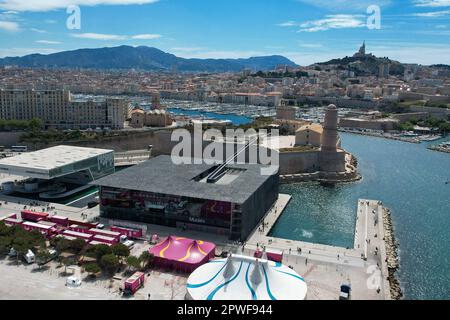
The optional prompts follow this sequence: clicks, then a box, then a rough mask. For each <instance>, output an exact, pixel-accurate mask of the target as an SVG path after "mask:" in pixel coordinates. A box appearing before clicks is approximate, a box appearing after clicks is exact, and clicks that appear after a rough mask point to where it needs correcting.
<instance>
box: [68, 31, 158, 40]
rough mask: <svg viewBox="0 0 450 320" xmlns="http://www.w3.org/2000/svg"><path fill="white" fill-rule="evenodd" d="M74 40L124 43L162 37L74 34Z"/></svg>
mask: <svg viewBox="0 0 450 320" xmlns="http://www.w3.org/2000/svg"><path fill="white" fill-rule="evenodd" d="M70 35H71V36H72V37H74V38H79V39H90V40H104V41H123V40H130V39H132V40H151V39H159V38H161V37H162V35H160V34H137V35H133V36H126V35H118V34H103V33H72V34H70Z"/></svg>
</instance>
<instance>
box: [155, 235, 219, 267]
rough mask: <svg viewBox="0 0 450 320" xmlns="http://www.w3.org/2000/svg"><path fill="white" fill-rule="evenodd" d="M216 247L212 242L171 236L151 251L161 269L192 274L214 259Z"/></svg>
mask: <svg viewBox="0 0 450 320" xmlns="http://www.w3.org/2000/svg"><path fill="white" fill-rule="evenodd" d="M215 251H216V245H215V244H214V243H211V242H205V241H201V240H192V239H187V238H182V237H175V236H170V237H168V238H167V239H165V240H164V241H163V242H161V243H159V244H157V245H156V246H154V247H153V248H151V249H150V250H149V252H150V253H151V254H153V255H154V256H155V264H156V265H157V266H159V267H164V268H171V269H175V270H179V271H184V272H192V271H194V270H195V269H197V268H198V267H199V266H201V265H203V264H205V263H207V262H208V261H209V260H210V259H213V258H214V255H215Z"/></svg>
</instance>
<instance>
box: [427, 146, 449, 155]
mask: <svg viewBox="0 0 450 320" xmlns="http://www.w3.org/2000/svg"><path fill="white" fill-rule="evenodd" d="M428 149H429V150H432V151H438V152H444V153H450V148H446V147H441V146H429V147H428Z"/></svg>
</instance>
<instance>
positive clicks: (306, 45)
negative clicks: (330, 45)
mask: <svg viewBox="0 0 450 320" xmlns="http://www.w3.org/2000/svg"><path fill="white" fill-rule="evenodd" d="M299 46H300V47H302V48H309V49H317V48H323V45H321V44H318V43H300V44H299Z"/></svg>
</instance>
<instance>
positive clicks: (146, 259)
mask: <svg viewBox="0 0 450 320" xmlns="http://www.w3.org/2000/svg"><path fill="white" fill-rule="evenodd" d="M154 259H155V256H154V255H153V254H152V253H150V252H148V251H144V252H142V254H141V255H140V256H139V260H140V261H141V264H142V265H143V268H144V269H146V268H147V267H148V266H149V265H151V264H152V263H153V261H154Z"/></svg>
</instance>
